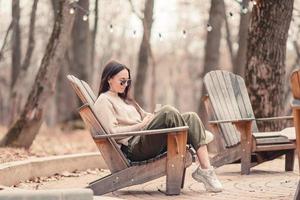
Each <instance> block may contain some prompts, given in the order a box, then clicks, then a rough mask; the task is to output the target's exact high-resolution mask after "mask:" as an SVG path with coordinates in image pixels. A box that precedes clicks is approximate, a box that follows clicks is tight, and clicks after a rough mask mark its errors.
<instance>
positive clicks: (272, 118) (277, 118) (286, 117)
mask: <svg viewBox="0 0 300 200" xmlns="http://www.w3.org/2000/svg"><path fill="white" fill-rule="evenodd" d="M282 119H293V116H280V117H264V118H256V119H255V121H271V120H282Z"/></svg>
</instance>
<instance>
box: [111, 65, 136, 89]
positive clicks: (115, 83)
mask: <svg viewBox="0 0 300 200" xmlns="http://www.w3.org/2000/svg"><path fill="white" fill-rule="evenodd" d="M108 83H109V85H110V90H111V91H113V92H116V93H124V91H125V89H126V87H127V86H128V85H130V84H131V80H130V79H129V73H128V71H127V69H123V70H122V71H120V72H119V73H117V74H116V75H115V76H114V77H112V78H111V79H109V80H108Z"/></svg>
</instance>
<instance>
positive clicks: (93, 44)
mask: <svg viewBox="0 0 300 200" xmlns="http://www.w3.org/2000/svg"><path fill="white" fill-rule="evenodd" d="M98 3H99V1H98V0H95V20H94V28H93V31H92V38H91V67H92V70H93V71H94V69H95V67H94V60H95V46H96V36H97V31H98V17H99V14H98Z"/></svg>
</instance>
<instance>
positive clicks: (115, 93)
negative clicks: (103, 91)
mask: <svg viewBox="0 0 300 200" xmlns="http://www.w3.org/2000/svg"><path fill="white" fill-rule="evenodd" d="M107 92H108V93H109V94H110V95H112V96H119V95H118V93H117V92H115V91H112V90H108V91H107Z"/></svg>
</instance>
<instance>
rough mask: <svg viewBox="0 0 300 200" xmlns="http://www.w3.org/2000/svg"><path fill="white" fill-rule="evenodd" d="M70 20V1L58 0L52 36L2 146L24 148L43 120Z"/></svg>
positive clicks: (61, 57) (72, 18)
mask: <svg viewBox="0 0 300 200" xmlns="http://www.w3.org/2000/svg"><path fill="white" fill-rule="evenodd" d="M73 20H74V16H73V15H70V14H69V1H66V0H61V1H60V9H59V13H58V16H57V18H56V21H55V23H54V27H53V31H52V34H51V37H50V39H49V41H48V44H47V47H46V51H45V54H44V57H43V59H42V62H41V66H40V68H39V71H38V73H37V76H36V79H35V82H34V85H33V87H32V90H31V92H30V94H29V96H28V98H27V101H26V104H25V107H24V110H23V111H22V113H21V114H20V117H19V119H18V120H17V121H16V123H14V125H13V126H12V127H11V128H10V129H9V130H8V133H7V134H6V135H5V137H4V138H3V139H2V141H1V146H14V147H25V148H29V147H30V146H31V144H32V142H33V140H34V138H35V136H36V134H37V133H38V131H39V128H40V126H41V124H42V122H43V116H44V109H45V108H46V106H47V100H48V99H49V98H50V97H51V95H53V93H54V88H55V82H56V78H57V73H58V70H59V67H58V66H59V65H58V63H60V62H61V61H62V59H64V58H63V55H64V52H65V50H66V47H67V44H68V41H69V38H70V34H71V30H72V26H73Z"/></svg>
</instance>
